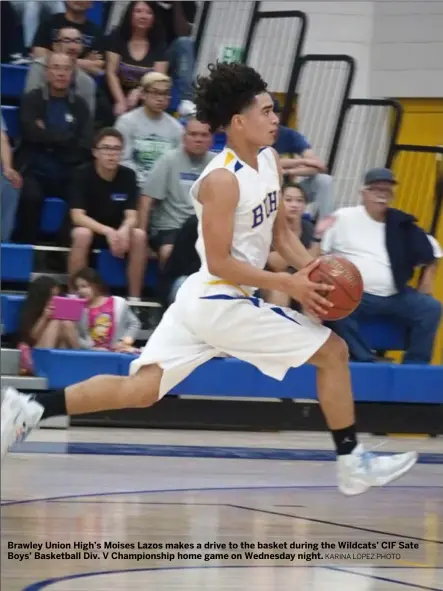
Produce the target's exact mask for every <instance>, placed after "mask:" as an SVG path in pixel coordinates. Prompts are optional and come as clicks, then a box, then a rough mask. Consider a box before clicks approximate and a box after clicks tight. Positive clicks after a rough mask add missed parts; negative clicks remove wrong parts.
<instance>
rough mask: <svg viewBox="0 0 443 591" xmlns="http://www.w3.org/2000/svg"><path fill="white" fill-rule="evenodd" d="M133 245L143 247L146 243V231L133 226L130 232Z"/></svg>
mask: <svg viewBox="0 0 443 591" xmlns="http://www.w3.org/2000/svg"><path fill="white" fill-rule="evenodd" d="M131 241H132V244H133V246H136V247H143V246H145V245H146V232H145V231H144V230H142V229H141V228H134V229H133V230H132V233H131Z"/></svg>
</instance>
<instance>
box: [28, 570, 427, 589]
mask: <svg viewBox="0 0 443 591" xmlns="http://www.w3.org/2000/svg"><path fill="white" fill-rule="evenodd" d="M294 570H296V571H297V572H296V574H295V573H294ZM377 570H378V569H371V568H364V569H361V570H360V569H358V572H356V569H353V570H352V571H350V570H346V569H342V568H340V569H338V568H335V567H328V566H324V567H323V566H315V565H312V566H309V565H300V566H297V565H293V566H291V565H287V566H283V565H282V566H275V564H269V565H238V566H228V565H226V566H224V565H210V566H202V565H195V566H171V567H158V568H156V567H153V568H140V569H131V570H115V571H103V572H90V573H84V574H76V575H67V576H65V577H60V578H57V579H46V580H44V581H39V582H37V583H33V584H31V585H29V586H28V587H25V588H24V589H23V591H41V590H43V589H45V590H46V589H48V591H84V590H85V588H87V589H91V590H92V589H95V590H96V591H108V590H109V589H115V590H117V589H124V590H125V591H139V590H140V589H146V588H155V589H156V591H171V589H179V588H180V587H184V588H185V589H205V588H207V589H217V590H218V591H224V590H226V591H228V589H229V590H230V589H242V590H244V591H270V590H272V589H274V590H275V589H284V588H292V587H293V585H294V576H296V577H297V588H300V589H303V590H304V591H327V590H330V589H339V588H340V589H362V588H365V589H366V588H367V585H368V579H372V585H373V586H371V589H374V591H376V590H377V589H382V588H383V589H385V588H386V587H384V586H380V587H379V586H378V584H377V581H378V582H383V583H389V584H390V585H389V589H390V590H393V591H394V590H395V589H399V590H400V589H402V588H404V585H405V584H406V585H408V578H409V575H407V574H406V573H405V572H404V570H407V571H408V570H409V571H410V570H412V569H404V570H403V569H395V574H394V572H393V571H390V572H389V573H386V571H385V572H380V571H378V572H377ZM382 574H383V575H387V576H381V575H382ZM409 574H410V573H409ZM392 575H394V576H395V577H399V578H392ZM402 579H403V580H402ZM365 581H366V582H365ZM413 586H416V585H413ZM418 587H419V588H421V589H431V588H430V587H422V586H420V585H418Z"/></svg>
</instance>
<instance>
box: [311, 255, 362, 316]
mask: <svg viewBox="0 0 443 591" xmlns="http://www.w3.org/2000/svg"><path fill="white" fill-rule="evenodd" d="M318 260H319V261H320V264H319V265H318V266H317V267H316V268H315V269H314V270H313V271H312V272H311V273H310V275H309V279H310V280H311V281H314V282H315V283H327V284H329V285H333V286H334V287H335V289H334V290H333V291H330V292H328V293H322V294H320V295H322V296H323V297H324V298H326V299H327V300H329V301H330V302H332V303H333V304H334V307H333V308H330V309H329V311H328V314H327V315H326V316H324V317H322V318H321V319H322V320H341V319H342V318H346V316H349V314H352V312H353V311H354V310H355V309H356V308H357V307H358V305H359V304H360V302H361V299H362V297H363V279H362V276H361V275H360V271H359V270H358V269H357V267H356V266H355V265H354V264H353V263H351V262H350V261H348V260H347V259H345V258H343V257H339V256H335V255H329V254H328V255H323V256H321V257H319V259H318Z"/></svg>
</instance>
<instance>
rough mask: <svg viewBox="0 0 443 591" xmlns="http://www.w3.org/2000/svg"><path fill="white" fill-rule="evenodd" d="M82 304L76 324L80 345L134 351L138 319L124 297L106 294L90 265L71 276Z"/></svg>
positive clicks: (81, 346)
mask: <svg viewBox="0 0 443 591" xmlns="http://www.w3.org/2000/svg"><path fill="white" fill-rule="evenodd" d="M72 281H73V283H74V287H75V291H76V292H77V295H78V297H80V298H83V299H84V300H86V308H85V311H84V312H83V315H82V317H81V319H80V321H79V323H78V325H77V328H78V335H79V339H78V340H79V345H80V348H81V349H94V350H95V351H115V352H118V353H134V352H135V349H134V343H135V341H136V338H137V335H138V333H139V331H140V327H141V323H140V320H139V319H138V318H137V316H136V315H135V314H134V313H133V312H132V310H131V308H130V306H129V304H128V303H127V302H126V300H125V299H124V298H121V297H118V296H112V295H111V296H110V295H107V292H108V289H107V287H106V285H105V284H104V283H103V280H102V278H101V277H100V275H99V274H98V273H97V272H96V271H95V270H94V269H89V268H86V269H82V270H81V271H78V272H77V273H75V275H74V276H73V278H72Z"/></svg>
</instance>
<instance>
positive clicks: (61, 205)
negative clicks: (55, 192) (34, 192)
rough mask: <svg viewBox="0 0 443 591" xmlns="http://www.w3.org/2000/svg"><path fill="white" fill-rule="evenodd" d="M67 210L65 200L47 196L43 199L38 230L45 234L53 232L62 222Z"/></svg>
mask: <svg viewBox="0 0 443 591" xmlns="http://www.w3.org/2000/svg"><path fill="white" fill-rule="evenodd" d="M67 211H68V206H67V204H66V201H63V199H59V198H58V197H47V198H46V199H45V202H44V205H43V211H42V217H41V220H40V230H41V231H42V232H45V233H46V234H55V233H56V232H58V231H59V230H60V228H61V226H62V224H63V220H64V219H65V215H66V213H67Z"/></svg>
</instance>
